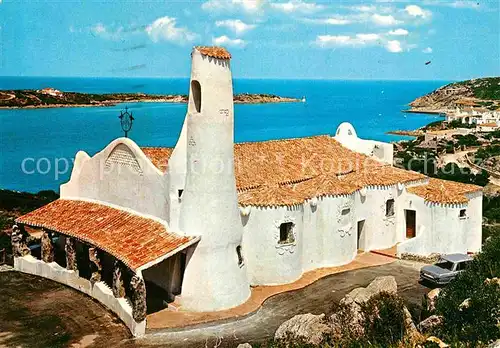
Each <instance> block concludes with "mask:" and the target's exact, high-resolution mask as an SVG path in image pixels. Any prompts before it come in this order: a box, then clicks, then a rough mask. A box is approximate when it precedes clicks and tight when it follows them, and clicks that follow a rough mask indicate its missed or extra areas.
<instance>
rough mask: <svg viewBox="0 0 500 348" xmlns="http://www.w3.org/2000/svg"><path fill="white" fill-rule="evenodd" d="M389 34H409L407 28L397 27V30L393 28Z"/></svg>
mask: <svg viewBox="0 0 500 348" xmlns="http://www.w3.org/2000/svg"><path fill="white" fill-rule="evenodd" d="M387 34H389V35H393V36H406V35H408V34H409V32H408V30H406V29H401V28H399V29H396V30H391V31H389V32H388V33H387Z"/></svg>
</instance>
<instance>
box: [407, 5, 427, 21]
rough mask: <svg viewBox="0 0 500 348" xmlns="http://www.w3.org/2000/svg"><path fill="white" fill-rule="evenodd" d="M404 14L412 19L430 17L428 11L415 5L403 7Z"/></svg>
mask: <svg viewBox="0 0 500 348" xmlns="http://www.w3.org/2000/svg"><path fill="white" fill-rule="evenodd" d="M405 11H406V13H408V14H409V15H410V16H412V17H420V18H427V17H429V16H430V11H427V10H424V9H422V8H421V7H420V6H417V5H408V6H406V7H405Z"/></svg>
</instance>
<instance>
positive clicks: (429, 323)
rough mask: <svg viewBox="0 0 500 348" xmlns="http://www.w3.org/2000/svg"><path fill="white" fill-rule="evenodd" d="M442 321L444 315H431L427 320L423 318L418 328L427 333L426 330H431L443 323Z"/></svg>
mask: <svg viewBox="0 0 500 348" xmlns="http://www.w3.org/2000/svg"><path fill="white" fill-rule="evenodd" d="M442 322H443V317H442V316H439V315H431V316H430V317H428V318H427V319H425V320H422V321H421V322H420V323H419V324H418V329H419V330H420V331H421V332H423V333H426V332H429V331H431V330H432V329H433V328H434V327H436V326H439V325H441V323H442Z"/></svg>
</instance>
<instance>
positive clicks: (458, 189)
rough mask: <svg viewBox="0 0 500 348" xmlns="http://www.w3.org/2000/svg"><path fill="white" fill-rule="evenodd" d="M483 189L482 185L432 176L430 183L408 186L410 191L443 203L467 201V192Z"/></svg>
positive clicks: (428, 199) (434, 201)
mask: <svg viewBox="0 0 500 348" xmlns="http://www.w3.org/2000/svg"><path fill="white" fill-rule="evenodd" d="M481 190H482V187H481V186H476V185H470V184H463V183H460V182H455V181H447V180H441V179H435V178H430V179H429V183H428V184H426V185H420V186H413V187H409V188H408V192H410V193H413V194H415V195H417V196H420V197H422V198H424V199H425V200H426V201H429V202H433V203H441V204H452V203H467V202H468V198H467V197H466V194H467V193H473V192H478V191H481Z"/></svg>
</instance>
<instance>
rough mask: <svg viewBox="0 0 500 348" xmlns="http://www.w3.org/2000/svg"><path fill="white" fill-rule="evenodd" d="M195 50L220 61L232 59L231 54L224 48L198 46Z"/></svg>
mask: <svg viewBox="0 0 500 348" xmlns="http://www.w3.org/2000/svg"><path fill="white" fill-rule="evenodd" d="M195 48H196V50H197V51H198V52H200V53H201V54H203V55H205V56H209V57H213V58H218V59H231V53H229V52H228V51H227V50H226V49H225V48H224V47H217V46H196V47H195Z"/></svg>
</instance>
